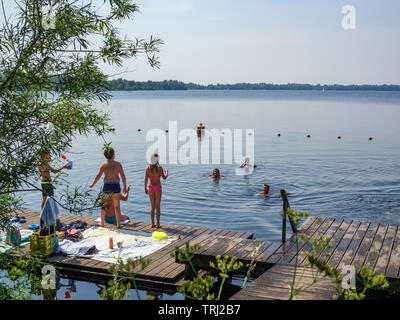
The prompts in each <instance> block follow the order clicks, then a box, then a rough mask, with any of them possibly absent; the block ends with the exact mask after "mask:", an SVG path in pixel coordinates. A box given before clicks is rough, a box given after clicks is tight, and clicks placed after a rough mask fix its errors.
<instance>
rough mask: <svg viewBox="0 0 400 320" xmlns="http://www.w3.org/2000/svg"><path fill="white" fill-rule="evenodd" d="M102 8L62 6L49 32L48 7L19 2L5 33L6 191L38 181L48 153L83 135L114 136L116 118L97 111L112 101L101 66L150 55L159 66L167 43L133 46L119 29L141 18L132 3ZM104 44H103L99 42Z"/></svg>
mask: <svg viewBox="0 0 400 320" xmlns="http://www.w3.org/2000/svg"><path fill="white" fill-rule="evenodd" d="M105 2H108V3H109V4H110V9H109V12H107V13H105V14H104V15H99V14H98V13H97V9H98V8H97V7H96V4H95V3H92V2H87V3H82V2H81V1H67V0H57V1H54V2H53V3H52V4H53V7H54V9H55V12H56V15H55V18H56V21H55V22H56V23H55V27H54V28H45V27H44V24H43V18H46V16H45V14H44V13H42V9H43V8H44V7H45V6H47V5H48V4H49V2H48V1H47V0H17V1H16V5H15V9H14V10H13V11H14V12H13V16H12V18H8V17H7V16H5V17H4V23H3V25H2V26H1V27H0V137H1V139H0V191H3V190H5V189H6V188H9V190H10V192H12V189H16V188H18V187H19V186H20V185H21V184H24V182H23V180H22V179H25V180H31V179H32V180H36V179H37V178H38V170H37V160H38V158H39V154H40V152H41V151H42V150H47V151H49V152H50V153H51V154H53V155H55V156H59V155H61V154H62V153H64V152H66V151H67V150H68V149H69V148H70V147H71V141H72V140H73V139H74V137H75V136H76V135H88V134H89V133H92V132H94V133H95V134H97V135H103V134H105V133H108V132H112V131H113V130H112V128H111V127H110V125H109V120H110V117H109V114H107V113H102V112H100V111H99V110H98V109H97V108H96V104H97V103H98V102H107V101H108V100H109V99H110V97H111V95H110V94H109V92H108V89H109V88H108V76H107V75H106V74H104V73H103V72H102V71H101V69H100V67H99V65H100V63H108V64H114V65H116V66H122V64H123V61H124V60H125V59H128V58H133V57H136V56H137V55H138V54H145V55H146V56H147V58H148V61H149V63H150V65H151V66H153V67H158V66H159V61H158V58H157V57H156V56H155V53H157V52H158V51H159V46H160V45H162V41H161V40H160V39H156V38H153V37H152V36H151V37H150V39H149V40H144V39H135V40H129V39H127V38H125V37H122V36H121V35H120V34H119V31H118V29H117V28H116V26H115V24H116V23H117V22H121V21H126V20H129V19H131V18H132V17H133V15H134V14H135V13H137V12H138V7H137V6H136V5H135V4H134V3H133V1H132V0H118V1H115V0H106V1H105ZM93 39H96V41H95V42H93V41H92V40H93Z"/></svg>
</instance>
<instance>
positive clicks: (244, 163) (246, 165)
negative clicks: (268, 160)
mask: <svg viewBox="0 0 400 320" xmlns="http://www.w3.org/2000/svg"><path fill="white" fill-rule="evenodd" d="M246 167H252V168H256V167H257V166H256V165H255V164H254V165H253V164H250V158H249V157H246V158H245V159H244V162H243V163H242V164H241V165H240V168H246Z"/></svg>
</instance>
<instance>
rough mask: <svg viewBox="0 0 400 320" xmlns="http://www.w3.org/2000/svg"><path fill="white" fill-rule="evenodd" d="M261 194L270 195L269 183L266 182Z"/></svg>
mask: <svg viewBox="0 0 400 320" xmlns="http://www.w3.org/2000/svg"><path fill="white" fill-rule="evenodd" d="M260 194H262V195H264V196H266V197H267V196H270V194H269V185H267V184H266V183H264V187H263V191H261V192H260Z"/></svg>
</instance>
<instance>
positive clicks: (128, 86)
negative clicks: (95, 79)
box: [109, 78, 400, 91]
mask: <svg viewBox="0 0 400 320" xmlns="http://www.w3.org/2000/svg"><path fill="white" fill-rule="evenodd" d="M109 86H110V89H111V90H119V91H134V90H318V91H321V90H322V88H324V89H325V90H335V91H347V90H351V91H360V90H362V91H365V90H368V91H400V86H399V85H339V84H334V85H320V84H317V85H312V84H302V83H288V84H274V83H235V84H221V83H218V84H208V85H201V84H197V83H193V82H189V83H184V82H182V81H177V80H164V81H133V80H125V79H122V78H120V79H115V80H111V81H110V82H109Z"/></svg>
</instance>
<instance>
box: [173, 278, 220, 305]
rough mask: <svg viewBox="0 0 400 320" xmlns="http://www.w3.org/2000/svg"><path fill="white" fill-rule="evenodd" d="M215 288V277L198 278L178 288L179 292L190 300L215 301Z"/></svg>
mask: <svg viewBox="0 0 400 320" xmlns="http://www.w3.org/2000/svg"><path fill="white" fill-rule="evenodd" d="M213 287H214V277H212V276H210V275H204V276H202V277H199V276H197V277H195V278H194V279H193V280H190V281H185V282H184V284H183V285H182V287H180V288H178V292H179V293H180V294H182V295H183V296H185V297H186V298H188V299H193V300H214V299H215V295H214V293H212V290H213Z"/></svg>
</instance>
